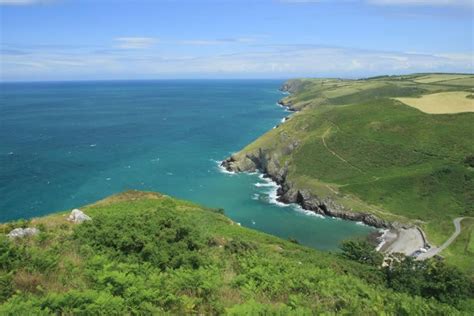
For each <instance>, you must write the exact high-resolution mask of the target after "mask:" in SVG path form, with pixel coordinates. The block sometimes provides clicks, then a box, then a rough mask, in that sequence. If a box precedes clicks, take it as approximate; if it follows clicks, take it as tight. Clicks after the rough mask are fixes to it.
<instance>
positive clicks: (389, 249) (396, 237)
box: [219, 84, 430, 256]
mask: <svg viewBox="0 0 474 316" xmlns="http://www.w3.org/2000/svg"><path fill="white" fill-rule="evenodd" d="M290 90H291V85H289V84H284V85H283V86H282V87H281V88H280V89H279V91H280V92H282V93H283V94H285V97H287V96H288V95H291V92H290ZM285 97H284V98H282V99H280V100H279V101H278V102H277V105H278V106H280V107H282V108H284V109H285V110H286V111H288V112H292V113H291V114H290V115H289V116H287V117H285V118H284V119H283V120H282V122H281V123H280V124H283V123H284V122H286V121H287V120H288V119H289V118H290V117H291V115H292V114H294V113H295V112H299V110H298V109H295V108H294V107H292V104H291V102H285V100H284V99H285ZM280 124H278V125H276V126H275V127H274V128H278V126H279V125H280ZM296 146H297V145H296ZM296 146H294V147H296ZM293 149H294V148H293ZM235 156H236V155H235V154H233V155H231V156H230V157H228V158H226V159H224V160H222V161H221V162H220V164H219V168H221V170H225V172H227V173H234V174H235V173H240V172H250V173H251V172H258V173H260V174H261V175H262V176H263V177H264V178H267V179H270V180H271V181H272V182H273V183H275V184H276V185H277V186H278V188H277V192H276V194H277V196H276V201H277V202H278V203H283V204H285V205H288V206H290V205H291V204H296V205H298V206H299V207H300V208H301V209H302V210H304V211H306V212H312V213H314V214H316V215H320V216H327V217H332V218H340V219H344V220H350V221H354V222H356V223H362V224H364V225H368V226H371V227H374V228H376V229H378V234H379V235H378V236H377V237H376V240H377V241H378V244H377V245H376V246H375V250H377V251H379V252H381V253H384V254H391V253H395V252H402V253H404V254H405V255H406V256H412V255H413V254H414V253H416V252H417V251H419V250H420V249H426V248H430V245H429V244H428V242H427V239H426V236H425V233H424V232H423V230H422V229H421V228H419V227H418V226H415V225H403V224H401V223H398V222H389V221H386V220H383V219H381V218H378V217H377V216H375V215H373V214H370V213H356V212H352V211H351V210H347V209H345V208H344V207H342V206H340V205H337V204H336V203H334V201H332V200H331V199H319V198H318V197H316V196H313V195H312V194H311V193H310V192H309V191H308V190H305V189H302V188H296V187H295V186H294V185H293V184H292V183H290V182H289V181H288V180H287V179H286V174H287V167H288V166H287V165H286V166H283V167H281V166H279V164H278V163H276V159H272V158H273V157H271V155H269V153H265V152H263V151H262V149H259V150H258V153H257V155H255V154H254V155H249V154H247V155H245V157H244V160H246V161H245V163H243V164H242V163H240V162H239V160H238V159H236V157H235Z"/></svg>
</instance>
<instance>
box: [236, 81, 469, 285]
mask: <svg viewBox="0 0 474 316" xmlns="http://www.w3.org/2000/svg"><path fill="white" fill-rule="evenodd" d="M286 86H287V87H290V91H291V92H292V93H293V94H292V95H290V96H288V97H286V98H285V99H284V103H285V104H291V106H292V107H293V108H295V109H300V110H301V111H300V112H298V113H296V114H295V115H293V117H292V118H291V119H290V120H288V121H287V122H285V123H284V124H282V125H281V126H279V127H278V128H276V129H273V130H271V131H269V132H268V133H266V134H265V135H263V136H262V137H261V138H259V139H257V140H256V141H255V142H254V143H252V144H250V145H248V146H247V147H246V148H244V149H243V150H242V151H241V152H239V153H238V154H237V155H235V157H236V158H237V159H239V157H245V156H246V155H248V154H253V153H257V152H258V151H260V150H261V151H262V152H265V153H268V154H269V155H271V156H272V157H273V159H275V160H278V162H279V163H278V165H279V166H285V165H287V166H288V173H287V176H286V180H287V182H289V183H291V184H292V185H293V187H296V188H301V189H306V190H309V191H310V192H312V193H313V194H314V195H316V196H319V197H321V198H330V199H332V200H333V201H335V202H336V203H338V204H339V205H342V206H344V207H345V208H346V209H348V210H352V211H354V212H368V213H373V214H374V215H376V216H378V217H380V218H383V219H386V220H389V221H397V222H401V223H411V224H417V225H419V226H421V227H422V228H423V230H424V231H425V232H426V233H427V237H428V240H429V241H430V242H431V243H432V244H435V245H440V244H442V243H443V242H444V241H445V240H446V239H447V238H448V237H449V236H450V235H451V234H452V233H453V230H454V227H453V224H452V220H453V219H454V218H456V217H461V216H463V217H474V168H473V165H474V163H473V158H472V157H473V155H474V142H473V139H472V135H474V113H472V112H465V113H455V114H427V113H424V112H421V111H419V110H417V109H416V108H413V107H410V106H408V105H406V104H404V103H402V102H400V101H397V99H396V98H407V97H408V98H416V97H422V96H424V95H430V101H431V102H433V104H442V105H443V107H444V108H447V109H448V110H449V107H450V106H449V104H447V103H446V102H448V103H449V100H451V99H446V96H447V95H455V96H458V95H463V96H464V95H466V93H471V94H472V92H473V90H474V75H463V74H414V75H407V76H381V77H374V78H369V79H363V80H341V79H301V80H292V81H289V82H287V83H286ZM444 92H446V93H444ZM437 95H440V96H442V97H443V98H444V99H442V100H438V101H439V102H435V101H436V100H433V98H434V97H435V96H437ZM446 100H447V101H446ZM443 102H444V103H443ZM463 102H472V101H468V100H467V99H465V98H464V97H463ZM453 107H455V105H453ZM295 143H296V144H298V145H297V146H296V149H294V150H293V149H291V148H294V147H295V146H290V144H295ZM469 240H470V239H469V238H461V239H460V241H459V242H457V243H456V245H455V244H453V245H451V246H450V247H448V248H447V249H446V250H445V251H444V252H443V253H441V255H444V254H446V256H447V259H448V260H447V262H449V263H452V264H455V265H457V266H459V267H460V268H462V269H464V270H465V271H467V272H469V273H470V274H471V275H473V276H474V265H473V264H472V262H474V251H472V247H468V243H469V242H470V241H469ZM459 243H462V244H459Z"/></svg>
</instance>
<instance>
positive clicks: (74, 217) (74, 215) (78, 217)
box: [67, 208, 92, 224]
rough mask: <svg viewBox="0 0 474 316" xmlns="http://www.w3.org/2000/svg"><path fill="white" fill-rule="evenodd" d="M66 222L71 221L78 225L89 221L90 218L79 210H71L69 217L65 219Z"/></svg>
mask: <svg viewBox="0 0 474 316" xmlns="http://www.w3.org/2000/svg"><path fill="white" fill-rule="evenodd" d="M67 220H68V221H71V222H73V223H77V224H80V223H82V222H84V221H90V220H92V218H90V217H89V216H87V215H86V214H85V213H84V212H83V211H81V210H79V209H77V208H76V209H73V210H72V212H71V214H69V217H68V218H67Z"/></svg>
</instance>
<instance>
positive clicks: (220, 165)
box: [209, 159, 236, 175]
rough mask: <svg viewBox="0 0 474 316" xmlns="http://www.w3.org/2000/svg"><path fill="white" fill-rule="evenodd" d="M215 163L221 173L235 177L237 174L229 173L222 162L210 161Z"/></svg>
mask: <svg viewBox="0 0 474 316" xmlns="http://www.w3.org/2000/svg"><path fill="white" fill-rule="evenodd" d="M209 160H210V161H212V162H213V163H215V164H216V167H217V169H218V170H219V172H220V173H224V174H228V175H235V174H236V173H235V172H234V171H229V170H227V169H226V168H225V167H224V166H223V165H222V161H220V160H215V159H209Z"/></svg>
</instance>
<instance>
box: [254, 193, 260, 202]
mask: <svg viewBox="0 0 474 316" xmlns="http://www.w3.org/2000/svg"><path fill="white" fill-rule="evenodd" d="M259 199H260V194H257V193H255V194H253V195H252V200H255V201H257V200H259Z"/></svg>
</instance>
